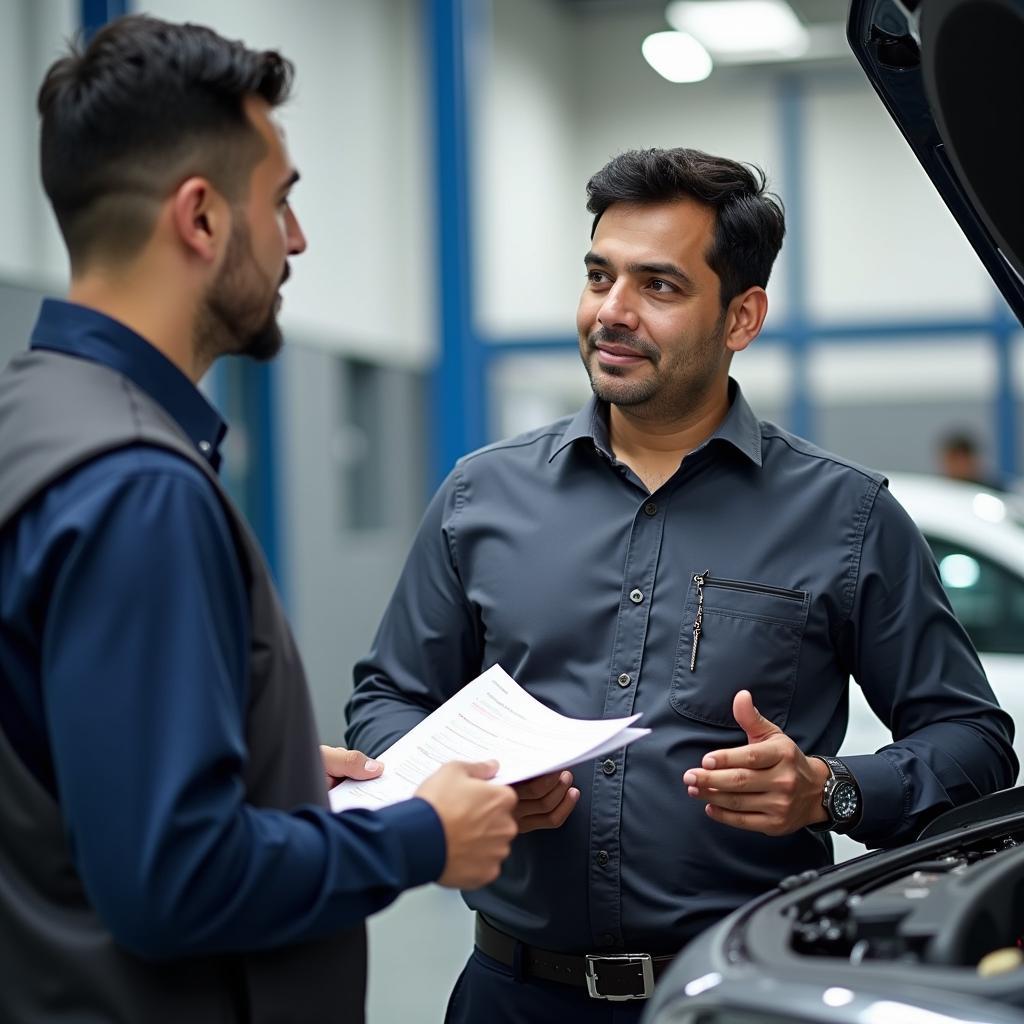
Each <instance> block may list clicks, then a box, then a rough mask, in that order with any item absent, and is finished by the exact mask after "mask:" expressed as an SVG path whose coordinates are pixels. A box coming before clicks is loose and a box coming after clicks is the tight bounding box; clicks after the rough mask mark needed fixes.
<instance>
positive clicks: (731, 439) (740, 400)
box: [548, 377, 761, 466]
mask: <svg viewBox="0 0 1024 1024" xmlns="http://www.w3.org/2000/svg"><path fill="white" fill-rule="evenodd" d="M729 399H730V404H729V411H728V412H727V413H726V416H725V419H724V420H722V422H721V423H720V424H719V425H718V429H717V430H716V431H715V432H714V433H713V434H712V435H711V436H710V437H709V438H708V439H707V440H706V441H703V442H702V443H701V444H699V445H698V446H697V448H696V449H694V450H695V451H699V450H700V449H701V448H704V447H705V446H706V445H709V444H711V443H712V442H713V441H714V442H720V441H724V442H726V443H727V444H730V445H732V447H733V448H735V449H736V450H737V451H738V452H740V453H741V454H742V455H745V456H746V457H747V458H748V459H749V460H750V461H751V462H753V463H754V465H755V466H760V465H761V424H760V423H759V422H758V419H757V417H756V416H755V415H754V411H753V410H752V409H751V408H750V406H749V404H748V403H747V400H746V399H745V398H744V397H743V391H742V390H741V388H740V386H739V384H738V383H737V382H736V381H735V380H734V379H733V378H732V377H730V378H729ZM580 440H588V441H590V442H591V443H592V444H594V445H595V446H596V447H597V448H599V449H600V450H601V451H603V452H604V453H605V454H606V455H608V456H609V457H611V455H612V451H611V439H610V438H609V435H608V404H607V403H606V402H602V401H601V400H600V399H599V398H597V396H596V395H592V396H591V397H590V400H589V401H588V402H587V404H586V405H585V406H583V408H582V409H580V411H579V412H578V413H576V415H575V416H574V417H573V418H572V420H570V421H569V425H568V426H567V427H566V428H565V433H564V434H563V435H562V439H561V441H559V443H558V446H557V447H556V448H555V450H554V451H553V452H552V453H551V458H550V459H548V461H549V462H551V461H552V460H553V459H554V458H555V456H556V455H558V454H559V453H560V452H562V451H563V450H564V449H566V448H567V447H568V446H569V445H571V444H572V443H573V442H574V441H580Z"/></svg>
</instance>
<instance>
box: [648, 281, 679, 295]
mask: <svg viewBox="0 0 1024 1024" xmlns="http://www.w3.org/2000/svg"><path fill="white" fill-rule="evenodd" d="M650 287H651V288H652V289H653V290H654V291H656V292H658V293H659V294H664V293H666V292H670V291H674V289H673V287H672V285H670V284H669V283H668V281H662V280H661V279H660V278H655V279H654V280H653V281H651V284H650Z"/></svg>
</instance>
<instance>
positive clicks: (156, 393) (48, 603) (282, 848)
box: [0, 301, 445, 957]
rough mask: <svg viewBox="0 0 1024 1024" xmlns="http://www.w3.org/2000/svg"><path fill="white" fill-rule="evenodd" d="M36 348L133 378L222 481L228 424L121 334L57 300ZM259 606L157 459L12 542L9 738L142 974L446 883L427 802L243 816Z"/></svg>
mask: <svg viewBox="0 0 1024 1024" xmlns="http://www.w3.org/2000/svg"><path fill="white" fill-rule="evenodd" d="M32 345H33V347H34V348H47V349H53V350H56V351H59V352H63V353H67V354H69V355H72V356H77V357H80V358H83V359H91V360H94V361H96V362H98V363H102V364H103V365H106V366H109V367H111V368H112V369H114V370H117V371H118V372H120V373H122V374H124V375H125V376H127V377H128V378H130V379H131V380H132V381H133V382H134V383H135V384H136V385H138V386H139V387H140V388H142V389H143V390H145V391H146V392H147V393H148V394H149V395H151V396H152V397H153V398H154V399H155V400H156V401H158V402H159V403H160V404H161V405H162V406H163V407H164V408H165V409H166V410H167V412H168V413H170V415H171V416H173V417H174V419H175V420H176V421H177V422H178V423H179V424H180V425H181V427H182V428H183V429H184V430H185V432H186V433H187V434H188V436H189V438H190V439H191V440H192V441H193V443H194V444H195V445H196V448H197V450H198V451H199V452H200V453H201V454H202V455H203V456H205V457H206V458H207V459H208V460H209V462H210V464H211V466H212V467H213V468H214V469H216V467H217V466H218V464H219V461H220V456H219V453H218V446H219V444H220V442H221V440H222V439H223V437H224V434H225V425H224V423H223V422H222V421H221V419H220V417H219V416H218V415H217V413H216V412H215V410H214V409H213V408H212V407H211V406H210V405H209V404H208V403H207V401H206V400H205V399H204V398H203V396H202V395H201V394H200V393H199V391H198V390H197V389H196V388H195V387H194V386H193V385H192V383H191V382H190V381H189V380H188V378H187V377H186V376H185V375H184V374H183V373H182V372H181V371H180V370H178V369H177V367H175V366H174V365H173V364H172V363H171V362H170V361H169V360H168V359H166V358H165V357H164V356H163V355H162V354H161V353H160V352H159V351H158V350H157V349H155V348H154V347H153V346H151V345H150V344H148V343H147V342H146V341H145V340H144V339H143V338H141V337H139V336H138V335H137V334H135V333H134V332H133V331H131V330H130V329H128V328H127V327H125V326H124V325H122V324H119V323H117V322H115V321H114V320H111V319H109V318H108V317H106V316H103V315H102V314H100V313H98V312H96V311H93V310H89V309H85V308H83V307H80V306H75V305H72V304H69V303H63V302H56V301H47V302H46V303H45V304H44V305H43V309H42V311H41V313H40V317H39V321H38V324H37V326H36V329H35V331H34V333H33V337H32ZM248 608H249V604H248V596H247V592H246V588H245V584H244V582H243V578H242V573H241V569H240V564H239V561H238V557H237V554H236V550H235V546H234V542H233V540H232V536H231V532H230V529H229V526H228V521H227V518H226V516H225V513H224V510H223V508H222V507H221V505H220V501H219V499H218V497H217V496H216V494H215V493H214V491H213V489H212V487H211V486H210V484H209V482H208V481H207V480H206V479H205V478H204V477H203V475H202V473H200V472H199V470H198V469H197V468H196V467H195V466H193V465H191V464H190V463H189V462H187V461H186V460H184V459H183V458H181V457H179V456H177V455H175V454H173V453H171V452H169V451H165V450H163V449H156V448H151V447H146V446H133V447H129V448H124V449H120V450H118V451H116V452H113V453H110V454H107V455H104V456H102V457H100V458H97V459H95V460H93V461H91V462H89V463H87V464H85V465H84V466H82V467H80V468H78V469H76V470H75V471H73V472H72V473H70V474H69V475H68V476H67V477H65V478H63V479H62V480H60V481H58V482H57V483H56V484H54V485H53V486H51V487H49V488H47V489H46V490H45V491H44V492H43V493H42V494H41V495H39V496H38V497H37V498H36V499H34V500H33V501H32V502H31V503H30V504H29V506H27V507H26V508H25V509H23V510H22V512H21V513H20V514H19V515H18V516H16V517H15V518H14V519H13V520H11V522H10V523H8V524H7V525H6V526H5V527H4V528H3V530H2V532H0V727H2V728H3V729H4V732H5V734H6V735H7V736H8V738H9V739H10V741H11V743H12V745H13V746H14V749H15V750H16V752H17V753H18V754H19V756H20V757H21V758H22V760H23V761H24V762H25V764H26V765H27V766H28V768H29V769H30V770H31V771H32V772H33V774H34V775H35V776H36V778H38V779H39V780H40V781H41V782H42V783H43V785H45V786H46V787H47V788H48V789H49V790H50V792H51V793H52V794H54V796H55V797H56V798H57V799H58V801H59V804H60V807H61V811H62V814H63V817H64V820H65V822H66V826H67V831H68V835H69V839H70V846H71V851H72V856H73V858H74V861H75V865H76V868H77V869H78V872H79V874H80V875H81V878H82V881H83V884H84V885H85V888H86V891H87V892H88V894H89V897H90V900H91V901H92V902H93V904H94V906H95V907H96V909H97V911H98V912H99V913H100V916H101V918H102V919H103V921H104V923H105V924H106V925H107V927H108V928H109V929H110V930H111V932H112V934H113V935H114V936H115V938H117V939H119V940H120V941H121V942H122V943H123V944H124V945H126V946H128V947H129V948H131V949H134V950H135V951H136V952H140V953H142V954H144V955H148V956H154V957H164V956H180V955H190V954H199V953H211V952H228V951H248V950H258V949H266V948H270V947H274V946H279V945H281V944H285V943H292V942H298V941H301V940H305V939H311V938H315V937H319V936H322V935H325V934H328V933H330V932H331V931H334V930H337V929H340V928H343V927H347V926H349V925H351V924H354V923H355V922H357V921H359V920H362V919H363V918H364V917H366V916H367V915H368V914H370V913H372V912H373V911H375V910H377V909H379V908H381V907H383V906H386V905H387V904H388V903H389V902H391V901H392V900H393V899H394V898H395V897H396V896H397V895H398V894H399V893H400V892H401V891H402V890H403V889H405V888H408V887H409V886H412V885H417V884H420V883H423V882H427V881H431V880H433V879H436V878H437V877H438V876H439V874H440V873H441V871H442V869H443V866H444V860H445V843H444V834H443V829H442V827H441V824H440V821H439V820H438V818H437V815H436V813H435V812H434V810H433V809H432V808H431V807H430V806H429V805H428V804H427V803H426V802H425V801H422V800H410V801H407V802H405V803H403V804H398V805H396V806H395V807H394V808H387V809H385V810H383V811H379V812H376V813H368V812H346V813H344V814H342V815H335V814H332V813H331V812H330V811H328V810H326V809H324V808H322V807H313V806H309V807H303V808H300V809H297V810H295V811H294V812H291V813H286V812H283V811H275V810H268V809H256V808H254V807H252V806H250V805H247V804H246V803H245V801H244V787H243V783H242V769H243V766H244V763H245V760H246V742H245V718H246V708H247V703H248V658H249V611H248ZM200 869H201V870H200Z"/></svg>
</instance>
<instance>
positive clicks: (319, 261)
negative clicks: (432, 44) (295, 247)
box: [137, 0, 436, 367]
mask: <svg viewBox="0 0 1024 1024" xmlns="http://www.w3.org/2000/svg"><path fill="white" fill-rule="evenodd" d="M137 9H138V10H140V11H145V12H147V13H150V14H154V15H156V16H158V17H163V18H167V19H168V20H172V21H196V22H199V23H201V24H205V25H209V26H210V27H211V28H213V29H215V30H216V31H218V32H220V33H222V34H223V35H226V36H228V37H230V38H239V39H241V40H243V41H244V42H245V43H246V44H247V45H248V46H251V47H266V48H275V49H279V50H280V51H281V52H282V53H283V54H284V55H285V56H286V57H288V58H289V59H290V60H292V61H294V63H295V65H296V69H297V74H296V88H295V93H294V97H293V99H292V100H291V102H289V103H288V104H287V105H286V106H285V107H283V108H282V109H281V111H280V116H281V120H282V123H283V124H284V125H285V127H286V130H287V133H288V144H289V148H290V150H291V154H292V158H293V160H294V161H295V162H296V164H297V166H298V167H299V169H300V171H301V173H302V181H301V182H300V183H299V185H298V186H297V187H296V189H295V192H294V200H295V202H294V206H295V210H296V212H297V214H298V216H299V219H300V221H301V223H302V226H303V229H304V230H305V232H306V235H307V237H308V240H309V249H308V251H307V252H306V253H305V254H304V255H303V256H302V257H300V258H297V259H296V260H295V261H294V265H293V268H292V269H293V275H292V278H291V280H290V281H289V282H288V285H287V287H286V291H285V305H284V311H283V314H282V323H283V325H284V327H285V329H286V330H287V332H288V334H289V337H290V338H291V339H301V340H302V341H303V342H306V343H311V344H315V345H318V346H322V347H327V348H330V349H333V350H336V351H345V352H349V353H353V354H359V355H363V356H365V357H367V358H370V359H374V360H377V361H381V362H390V363H394V364H396V365H406V366H411V367H419V366H422V365H424V364H425V363H426V362H427V361H428V360H429V359H431V358H432V355H433V351H434V339H435V336H436V330H435V323H434V312H433V309H434V307H433V294H434V290H435V281H434V275H433V269H432V268H433V264H434V261H433V258H432V257H433V220H432V213H431V211H432V208H433V185H432V177H431V170H432V155H431V153H432V151H431V148H430V135H429V134H428V131H427V125H426V123H425V119H426V115H427V112H428V110H429V108H428V107H427V102H428V97H427V96H426V95H425V90H424V88H423V83H424V68H423V67H422V60H421V56H422V54H421V49H422V45H421V38H422V33H421V24H420V5H419V3H418V2H416V0H292V2H290V3H288V4H278V3H269V2H265V0H260V2H253V0H216V2H212V3H211V2H209V0H140V2H139V3H138V5H137Z"/></svg>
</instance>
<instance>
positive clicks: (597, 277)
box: [587, 270, 608, 284]
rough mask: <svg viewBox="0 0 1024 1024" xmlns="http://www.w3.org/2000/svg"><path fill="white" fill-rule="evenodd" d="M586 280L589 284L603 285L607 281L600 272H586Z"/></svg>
mask: <svg viewBox="0 0 1024 1024" xmlns="http://www.w3.org/2000/svg"><path fill="white" fill-rule="evenodd" d="M587 280H588V281H589V282H590V283H591V284H604V282H605V281H607V280H608V277H607V275H606V274H605V273H604V272H603V271H600V270H588V271H587Z"/></svg>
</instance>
